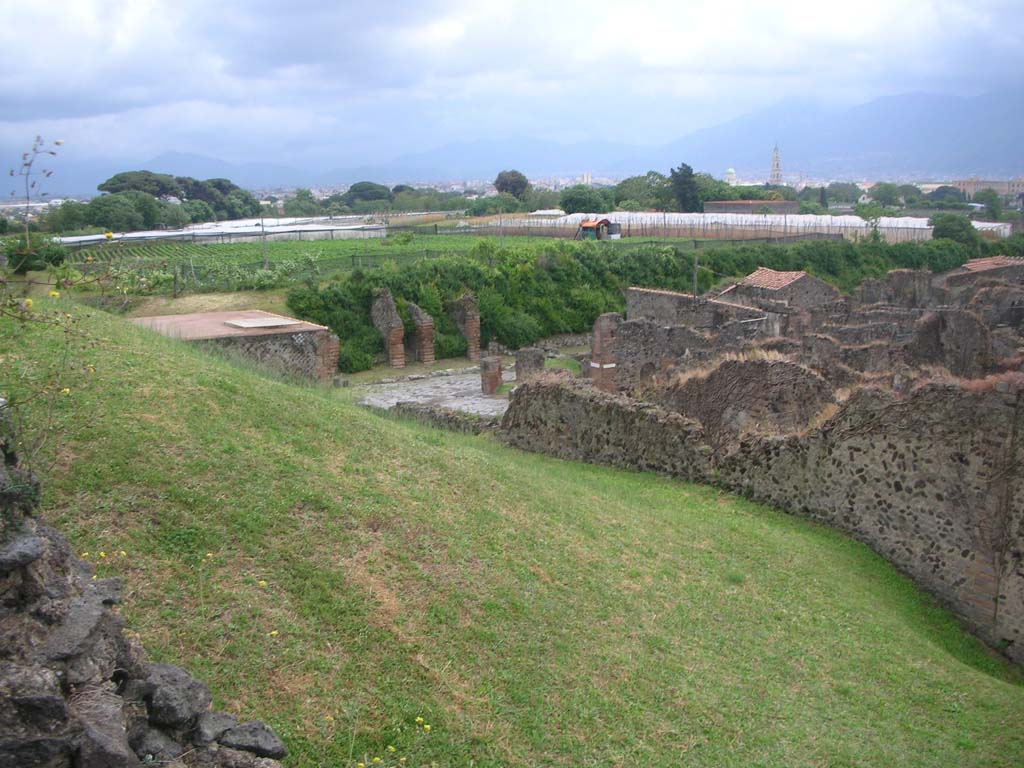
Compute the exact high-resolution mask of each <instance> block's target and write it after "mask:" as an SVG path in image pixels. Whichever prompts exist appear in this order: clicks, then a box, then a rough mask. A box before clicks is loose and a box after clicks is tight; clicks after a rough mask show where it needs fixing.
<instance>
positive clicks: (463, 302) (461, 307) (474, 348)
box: [451, 293, 480, 360]
mask: <svg viewBox="0 0 1024 768" xmlns="http://www.w3.org/2000/svg"><path fill="white" fill-rule="evenodd" d="M451 316H452V319H453V320H454V321H455V324H456V325H457V326H458V327H459V333H461V334H462V336H463V338H464V339H465V340H466V357H468V358H469V359H470V360H479V359H480V307H479V306H478V305H477V301H476V296H474V295H473V294H471V293H467V294H466V295H465V296H463V297H462V298H460V299H458V300H457V301H456V302H454V303H453V304H452V307H451Z"/></svg>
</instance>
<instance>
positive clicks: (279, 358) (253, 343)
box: [197, 330, 341, 381]
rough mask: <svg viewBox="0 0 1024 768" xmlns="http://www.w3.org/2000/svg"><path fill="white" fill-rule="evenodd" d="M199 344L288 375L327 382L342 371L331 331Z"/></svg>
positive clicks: (336, 339)
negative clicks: (228, 351) (238, 355)
mask: <svg viewBox="0 0 1024 768" xmlns="http://www.w3.org/2000/svg"><path fill="white" fill-rule="evenodd" d="M197 343H199V344H205V345H209V346H211V347H216V348H219V349H226V350H233V351H236V352H238V353H239V354H241V355H243V356H244V357H247V358H249V359H250V360H254V361H256V362H258V363H261V364H263V365H266V366H267V367H268V368H274V369H276V370H279V371H282V372H284V373H289V374H293V375H296V376H302V377H305V378H312V379H319V380H321V381H325V380H327V379H329V378H330V377H331V376H333V375H334V374H335V373H336V372H337V370H338V353H339V352H340V350H341V345H340V343H339V342H338V337H337V336H335V335H334V334H333V333H331V332H330V331H327V330H323V331H311V332H303V333H281V334H274V335H263V336H224V337H222V338H219V339H205V340H202V341H200V342H197Z"/></svg>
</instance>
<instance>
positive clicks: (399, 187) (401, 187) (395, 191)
mask: <svg viewBox="0 0 1024 768" xmlns="http://www.w3.org/2000/svg"><path fill="white" fill-rule="evenodd" d="M415 191H416V189H415V188H413V187H410V186H409V185H408V184H396V185H395V186H393V187H392V188H391V194H392V195H400V194H402V193H403V192H415Z"/></svg>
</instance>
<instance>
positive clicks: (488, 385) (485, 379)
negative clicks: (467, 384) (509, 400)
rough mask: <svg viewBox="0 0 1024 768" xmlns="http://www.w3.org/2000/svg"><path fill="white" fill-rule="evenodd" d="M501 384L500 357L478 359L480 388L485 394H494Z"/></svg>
mask: <svg viewBox="0 0 1024 768" xmlns="http://www.w3.org/2000/svg"><path fill="white" fill-rule="evenodd" d="M500 386H501V358H500V357H484V358H481V359H480V389H481V390H482V391H483V393H484V394H485V395H494V394H497V392H498V387H500Z"/></svg>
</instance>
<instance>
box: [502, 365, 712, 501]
mask: <svg viewBox="0 0 1024 768" xmlns="http://www.w3.org/2000/svg"><path fill="white" fill-rule="evenodd" d="M501 428H502V433H503V436H504V437H505V439H506V440H507V441H508V442H509V443H510V444H512V445H514V446H517V447H519V448H523V449H525V450H528V451H535V452H537V453H547V454H550V455H552V456H558V457H560V458H563V459H576V460H579V461H593V462H597V463H598V464H609V465H611V466H614V467H631V468H635V469H645V470H651V471H653V472H662V473H667V474H672V475H676V476H679V477H684V478H686V479H688V480H693V481H696V482H703V481H705V479H706V478H707V476H708V472H709V467H710V457H711V449H710V448H709V447H708V446H707V445H705V443H704V439H703V431H702V429H701V426H700V424H699V423H697V422H696V421H694V420H693V419H688V418H686V417H685V416H681V415H680V414H678V413H669V412H668V411H665V410H664V409H662V408H659V407H658V406H655V405H650V404H647V403H641V402H639V401H637V400H632V399H630V398H627V397H625V396H624V395H616V394H611V393H607V392H601V391H600V390H598V389H596V388H595V387H593V386H591V385H589V384H586V383H584V382H581V381H577V380H573V379H570V378H567V377H565V376H558V375H552V374H544V375H541V376H537V377H535V378H533V379H531V380H530V381H528V382H526V383H525V384H522V385H520V386H519V387H517V388H516V389H515V394H514V395H513V397H512V401H511V404H510V405H509V408H508V410H507V411H505V416H504V418H503V419H502V423H501Z"/></svg>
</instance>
